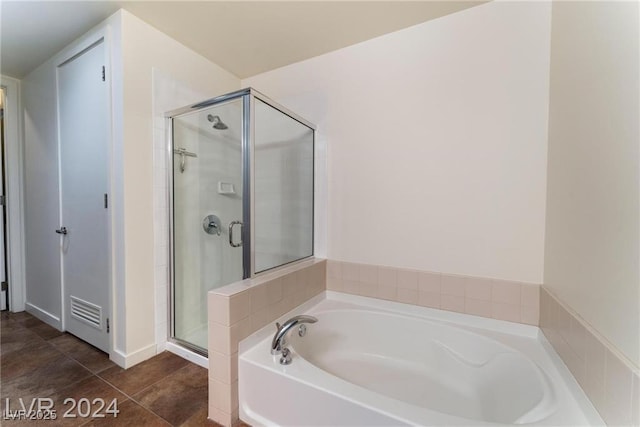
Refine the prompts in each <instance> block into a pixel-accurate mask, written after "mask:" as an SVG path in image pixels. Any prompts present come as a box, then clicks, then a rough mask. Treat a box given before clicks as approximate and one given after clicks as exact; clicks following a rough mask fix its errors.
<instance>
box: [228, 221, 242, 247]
mask: <svg viewBox="0 0 640 427" xmlns="http://www.w3.org/2000/svg"><path fill="white" fill-rule="evenodd" d="M234 225H240V243H233V226H234ZM229 244H230V245H231V247H232V248H239V247H240V246H242V222H241V221H231V222H230V223H229Z"/></svg>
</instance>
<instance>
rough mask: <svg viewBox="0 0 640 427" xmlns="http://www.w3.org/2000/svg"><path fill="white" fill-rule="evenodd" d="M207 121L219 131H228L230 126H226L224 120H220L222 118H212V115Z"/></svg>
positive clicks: (208, 116)
mask: <svg viewBox="0 0 640 427" xmlns="http://www.w3.org/2000/svg"><path fill="white" fill-rule="evenodd" d="M207 120H209V121H210V122H211V123H213V128H214V129H218V130H224V129H227V128H228V127H229V126H227V125H225V124H224V122H223V121H222V120H220V116H212V115H211V114H209V115H207Z"/></svg>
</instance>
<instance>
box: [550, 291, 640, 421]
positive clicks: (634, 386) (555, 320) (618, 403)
mask: <svg viewBox="0 0 640 427" xmlns="http://www.w3.org/2000/svg"><path fill="white" fill-rule="evenodd" d="M540 327H541V329H542V332H543V333H544V335H545V336H546V337H547V339H548V340H549V342H550V343H551V345H553V347H554V348H555V350H556V351H557V352H558V354H559V355H560V357H561V358H562V360H563V361H564V363H565V365H567V367H568V368H569V370H570V371H571V373H572V374H573V376H574V377H575V379H576V381H578V384H580V386H581V387H582V389H583V390H584V392H585V393H586V395H587V397H589V399H590V400H591V402H592V403H593V406H595V408H596V409H597V410H598V412H599V413H600V415H601V416H602V418H603V419H604V421H605V422H606V423H607V424H608V425H611V426H629V425H631V426H638V425H640V371H639V370H638V368H637V367H634V366H633V364H632V363H631V362H630V361H629V360H628V359H627V358H626V357H624V356H623V355H621V354H620V352H619V351H618V350H616V348H615V347H614V346H613V345H612V344H611V343H609V342H608V341H607V339H605V338H604V337H603V336H602V335H601V334H599V333H598V332H597V331H595V329H593V328H592V327H591V326H590V325H589V324H588V323H587V322H586V321H585V320H584V319H583V318H582V317H581V316H580V315H578V314H577V313H576V312H575V311H573V310H571V309H570V308H568V307H567V306H566V304H564V303H563V302H562V301H560V299H559V298H558V297H557V296H556V295H554V294H553V293H552V292H551V291H550V290H549V289H547V288H546V286H544V287H542V288H541V290H540Z"/></svg>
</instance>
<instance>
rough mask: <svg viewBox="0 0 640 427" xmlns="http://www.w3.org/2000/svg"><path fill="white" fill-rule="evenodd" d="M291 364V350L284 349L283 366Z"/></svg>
mask: <svg viewBox="0 0 640 427" xmlns="http://www.w3.org/2000/svg"><path fill="white" fill-rule="evenodd" d="M290 363H291V350H289V349H288V348H287V347H285V348H283V349H282V357H280V364H281V365H289V364H290Z"/></svg>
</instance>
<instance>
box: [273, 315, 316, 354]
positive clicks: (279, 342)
mask: <svg viewBox="0 0 640 427" xmlns="http://www.w3.org/2000/svg"><path fill="white" fill-rule="evenodd" d="M317 321H318V319H316V318H315V317H313V316H307V315H304V314H302V315H300V316H294V317H292V318H291V319H289V320H287V321H286V322H284V323H283V324H282V325H280V324H279V323H276V328H278V330H277V331H276V333H275V335H274V336H273V341H271V354H280V353H281V352H282V351H283V349H284V347H285V345H286V343H285V340H286V335H287V332H289V330H290V329H292V328H293V327H294V326H296V325H299V324H301V323H316V322H317ZM305 332H306V331H305ZM303 335H304V333H302V334H300V336H303Z"/></svg>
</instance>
